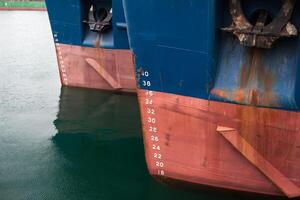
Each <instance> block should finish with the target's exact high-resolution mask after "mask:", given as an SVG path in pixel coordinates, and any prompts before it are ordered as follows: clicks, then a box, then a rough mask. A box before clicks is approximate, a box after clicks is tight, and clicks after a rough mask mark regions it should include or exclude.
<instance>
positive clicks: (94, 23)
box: [83, 5, 112, 33]
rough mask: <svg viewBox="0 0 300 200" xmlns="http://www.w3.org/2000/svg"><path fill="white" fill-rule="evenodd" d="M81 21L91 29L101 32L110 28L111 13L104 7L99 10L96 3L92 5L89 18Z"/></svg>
mask: <svg viewBox="0 0 300 200" xmlns="http://www.w3.org/2000/svg"><path fill="white" fill-rule="evenodd" d="M83 22H84V23H86V24H88V25H89V28H90V30H91V31H93V32H98V33H103V32H105V31H107V30H109V29H111V28H112V13H111V12H110V11H109V10H107V9H105V8H101V9H100V12H99V11H97V8H96V5H92V6H91V11H90V14H89V20H88V21H83Z"/></svg>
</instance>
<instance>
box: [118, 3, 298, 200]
mask: <svg viewBox="0 0 300 200" xmlns="http://www.w3.org/2000/svg"><path fill="white" fill-rule="evenodd" d="M229 2H231V4H235V3H236V2H238V1H234V0H232V1H230V0H201V1H200V0H164V1H158V0H157V1H149V0H139V1H132V0H123V4H124V8H125V16H126V21H127V25H128V35H129V41H130V47H131V50H132V51H133V53H134V55H135V61H136V75H137V80H138V95H139V102H140V110H141V115H142V121H143V123H142V124H143V134H144V143H145V153H146V160H147V165H148V169H149V172H150V174H151V175H153V176H156V177H158V178H160V179H161V180H168V179H176V180H181V181H185V182H190V183H193V184H198V185H209V186H214V187H218V188H226V189H231V190H238V191H247V192H254V193H264V194H272V195H286V196H288V197H299V196H300V168H299V165H300V157H299V155H300V151H299V150H300V148H299V147H300V133H299V124H300V113H299V105H300V90H299V88H300V87H299V86H300V85H299V80H300V74H299V73H300V70H299V67H300V66H299V65H300V63H299V61H298V60H299V59H298V57H299V50H300V43H299V41H300V39H299V37H297V36H296V34H295V33H296V31H295V29H298V28H300V3H299V2H296V4H295V6H294V7H293V8H294V12H293V13H292V17H291V19H289V20H290V23H289V24H286V25H285V26H284V28H285V30H284V28H283V29H282V30H280V31H282V32H284V31H285V32H286V33H287V34H286V35H288V34H290V35H288V36H289V37H285V38H280V39H278V41H277V43H276V44H274V46H272V45H271V44H270V43H267V42H265V43H263V42H260V43H259V42H257V40H258V39H261V40H262V39H266V38H267V39H266V41H267V40H275V39H276V37H275V39H274V38H270V35H272V34H273V32H268V33H267V34H265V35H264V36H261V35H260V34H262V33H265V32H264V30H265V28H264V25H265V24H267V23H270V24H271V25H273V23H272V22H273V21H272V20H274V21H275V19H278V18H276V15H277V13H280V12H279V11H284V12H283V13H284V14H283V15H284V16H288V15H289V14H288V13H289V12H286V11H287V8H288V7H289V6H290V5H292V2H295V1H293V0H287V1H280V0H272V1H271V0H263V1H262V0H244V1H241V2H242V3H243V6H242V10H243V12H244V14H243V16H242V15H238V16H235V14H236V13H238V12H237V9H231V8H232V6H231V5H230V4H229ZM282 2H285V3H287V4H285V5H288V6H283V9H281V6H282ZM230 9H231V10H230ZM243 17H245V18H247V19H249V23H250V22H251V23H253V24H254V23H255V28H256V29H255V30H256V31H257V30H259V31H260V32H259V33H258V32H255V30H254V29H253V30H252V29H251V30H250V31H249V29H248V30H247V31H248V32H245V31H244V29H242V28H240V29H234V28H235V27H238V26H239V23H241V24H242V22H241V21H242V20H241V19H242V18H243ZM283 18H284V17H283ZM279 19H282V18H279ZM234 20H235V21H234ZM268 20H270V22H268ZM279 21H280V20H279ZM287 22H288V21H286V23H287ZM242 25H244V24H242ZM242 25H240V26H241V27H242ZM293 25H295V26H293ZM262 26H263V28H262ZM266 26H267V25H266ZM225 27H227V29H224V28H225ZM245 27H246V26H245ZM225 30H226V32H225ZM230 30H233V31H232V32H231V33H230ZM243 31H244V32H243ZM280 33H281V32H280ZM278 34H279V33H278ZM292 34H294V35H293V36H292ZM245 35H246V36H247V37H249V38H250V39H251V37H252V40H251V41H250V39H249V38H246V37H245ZM249 35H250V36H249ZM253 35H255V37H253ZM257 35H258V37H256V36H257ZM266 35H267V36H266ZM238 36H239V37H238ZM272 36H273V37H274V35H272ZM280 37H281V36H280ZM245 38H246V39H245ZM257 38H258V39H257ZM256 39H257V40H256ZM276 40H277V39H276ZM249 41H250V42H249ZM247 45H248V46H247ZM251 45H252V46H251ZM258 47H259V48H258ZM262 47H263V48H262Z"/></svg>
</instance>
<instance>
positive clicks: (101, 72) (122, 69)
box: [56, 43, 136, 92]
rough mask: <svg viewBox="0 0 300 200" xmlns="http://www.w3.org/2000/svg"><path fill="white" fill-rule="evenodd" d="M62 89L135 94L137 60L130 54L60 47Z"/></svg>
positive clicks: (57, 47)
mask: <svg viewBox="0 0 300 200" xmlns="http://www.w3.org/2000/svg"><path fill="white" fill-rule="evenodd" d="M56 53H57V59H58V64H59V71H60V78H61V83H62V85H65V86H74V87H84V88H94V89H102V90H112V91H123V92H134V91H135V87H136V82H135V74H134V68H133V58H132V55H131V52H130V51H129V50H110V49H101V48H89V47H81V46H74V45H65V44H59V43H56Z"/></svg>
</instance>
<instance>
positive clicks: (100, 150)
mask: <svg viewBox="0 0 300 200" xmlns="http://www.w3.org/2000/svg"><path fill="white" fill-rule="evenodd" d="M54 124H55V127H56V129H57V131H58V133H57V134H56V135H55V136H54V137H53V138H52V141H53V143H54V145H55V147H56V148H57V152H58V154H59V155H60V156H62V157H63V158H64V161H62V162H61V163H60V165H63V168H64V173H66V174H68V176H69V178H68V180H69V181H70V183H69V185H70V186H68V187H66V190H65V191H64V193H65V194H64V195H66V196H69V197H70V196H74V197H75V196H76V198H78V199H220V196H222V198H224V199H247V198H246V197H245V196H239V195H237V194H234V195H233V194H223V193H220V192H213V191H197V190H191V189H182V188H181V189H178V188H176V189H175V188H173V187H172V188H171V187H169V186H166V185H164V184H161V183H158V182H156V181H154V179H153V178H151V177H150V176H149V175H148V171H147V167H146V164H145V158H144V150H143V142H142V136H141V124H140V118H139V110H138V103H137V98H136V96H134V95H118V94H112V93H105V92H99V91H95V90H86V89H77V88H62V89H61V96H60V103H59V112H58V114H57V119H56V120H55V121H54ZM64 176H65V174H64ZM67 193H70V195H68V194H67ZM248 199H252V197H249V198H248Z"/></svg>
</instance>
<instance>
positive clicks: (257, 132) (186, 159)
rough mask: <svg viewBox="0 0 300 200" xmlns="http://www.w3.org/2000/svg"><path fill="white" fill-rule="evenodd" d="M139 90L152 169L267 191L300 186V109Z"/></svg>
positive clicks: (193, 180) (189, 179) (159, 173)
mask: <svg viewBox="0 0 300 200" xmlns="http://www.w3.org/2000/svg"><path fill="white" fill-rule="evenodd" d="M138 96H139V102H140V109H141V114H142V122H143V134H144V143H145V152H146V160H147V165H148V169H149V171H150V173H151V175H153V176H158V177H161V178H162V179H164V178H170V179H175V180H181V181H185V182H190V183H194V184H199V185H208V186H214V187H219V188H225V189H231V190H238V191H246V192H254V193H262V194H270V195H284V193H283V192H282V191H283V190H284V191H285V190H287V191H288V190H289V189H290V188H287V187H288V186H289V185H288V184H290V185H293V186H294V188H296V190H297V189H298V188H299V187H300V133H299V128H300V114H299V113H296V112H288V111H282V110H273V109H267V108H256V107H249V106H241V105H235V104H227V103H220V102H215V101H207V100H201V99H196V98H191V97H184V96H178V95H173V94H166V93H159V92H149V91H146V90H138ZM218 127H231V128H230V130H231V129H232V130H236V132H238V133H239V138H226V135H222V134H221V133H219V132H218V130H217V129H218ZM223 130H225V133H226V129H223ZM229 141H231V142H232V143H235V145H236V147H234V146H233V144H231V143H230V142H229ZM277 184H278V185H277ZM279 185H280V186H282V188H279V187H278V186H279ZM288 192H290V194H291V195H290V197H293V196H296V195H297V194H296V193H293V192H294V191H288Z"/></svg>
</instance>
